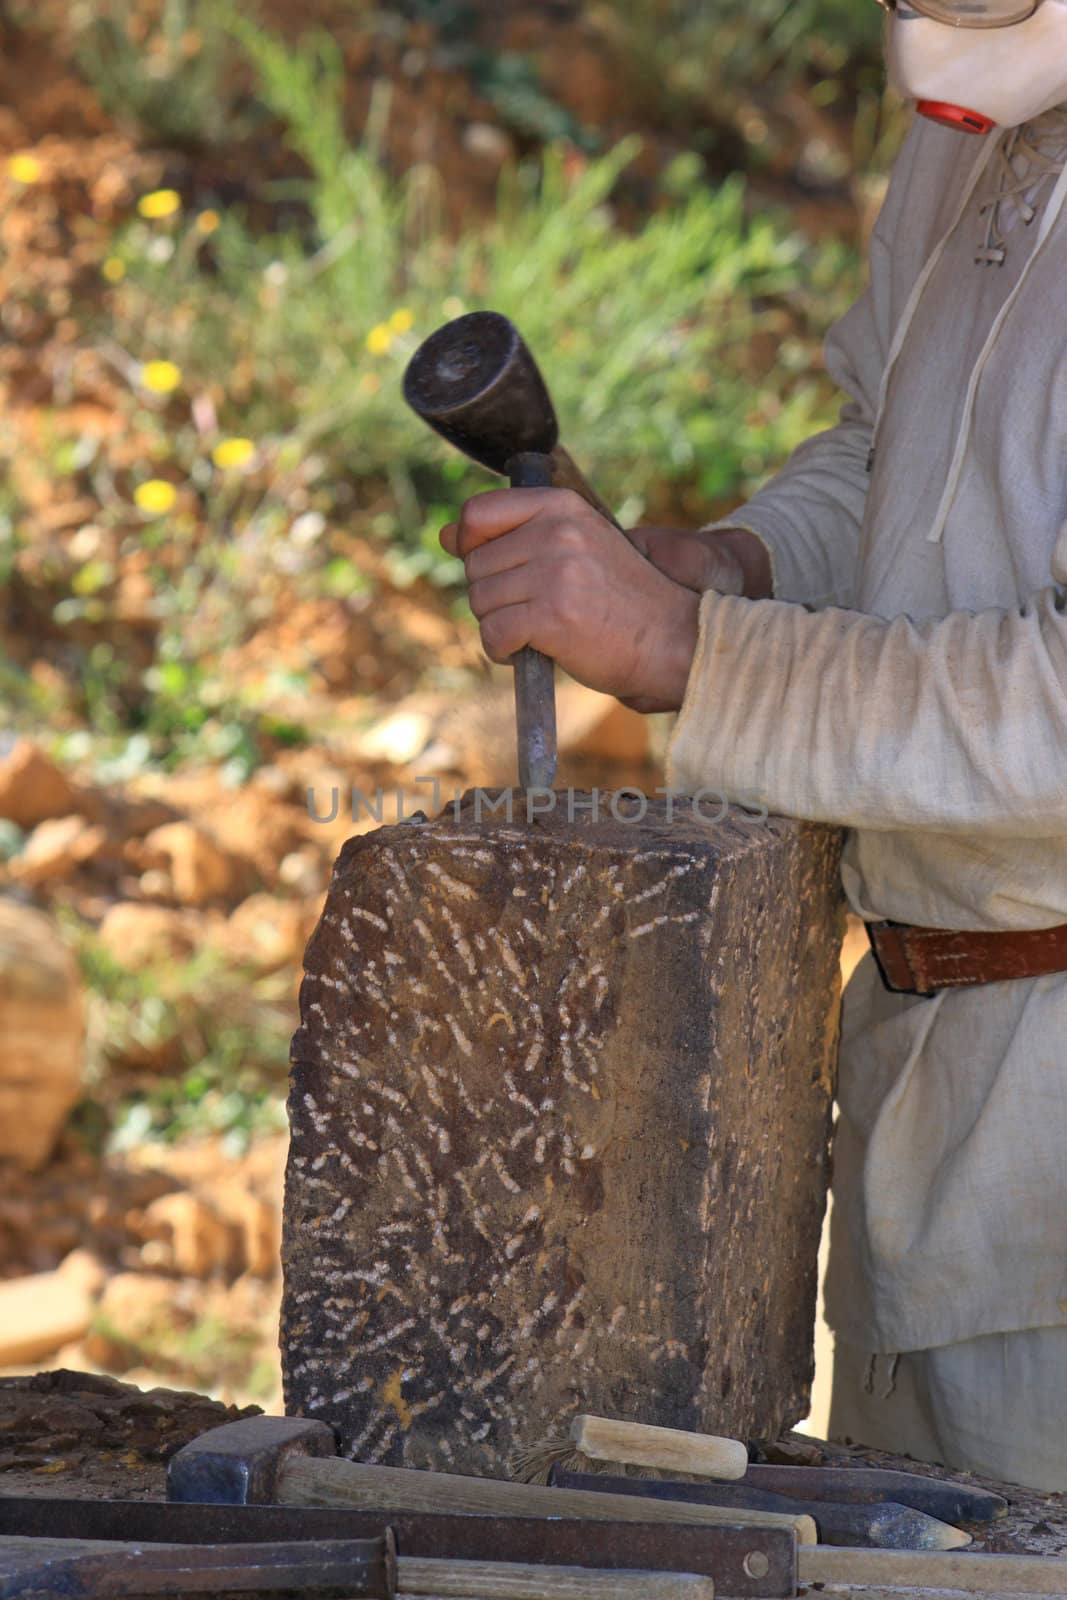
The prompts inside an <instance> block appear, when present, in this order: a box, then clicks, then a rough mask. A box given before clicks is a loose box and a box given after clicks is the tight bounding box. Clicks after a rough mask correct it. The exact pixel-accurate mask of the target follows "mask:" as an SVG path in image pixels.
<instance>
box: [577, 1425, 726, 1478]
mask: <svg viewBox="0 0 1067 1600" xmlns="http://www.w3.org/2000/svg"><path fill="white" fill-rule="evenodd" d="M571 1440H572V1442H573V1444H574V1446H575V1449H577V1450H580V1451H581V1453H582V1455H585V1456H588V1457H589V1458H590V1460H592V1461H618V1462H620V1463H621V1464H622V1465H624V1466H628V1467H654V1468H659V1469H661V1470H662V1471H664V1472H691V1473H694V1474H695V1475H697V1476H698V1477H702V1478H720V1479H736V1478H743V1477H744V1475H745V1473H746V1472H747V1471H748V1450H747V1449H746V1448H745V1446H744V1445H743V1444H742V1443H741V1442H740V1440H739V1439H718V1438H716V1437H715V1435H714V1434H710V1433H683V1432H682V1431H680V1430H679V1429H676V1428H650V1427H647V1426H646V1425H645V1424H643V1423H639V1422H614V1421H612V1420H611V1419H610V1418H608V1417H590V1416H581V1417H575V1419H574V1421H573V1422H572V1423H571Z"/></svg>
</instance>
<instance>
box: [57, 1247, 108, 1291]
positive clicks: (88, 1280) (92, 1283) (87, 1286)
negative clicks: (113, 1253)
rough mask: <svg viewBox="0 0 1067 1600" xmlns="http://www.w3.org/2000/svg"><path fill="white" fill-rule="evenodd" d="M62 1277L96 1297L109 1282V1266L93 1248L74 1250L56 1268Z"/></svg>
mask: <svg viewBox="0 0 1067 1600" xmlns="http://www.w3.org/2000/svg"><path fill="white" fill-rule="evenodd" d="M56 1271H57V1272H58V1273H59V1276H60V1277H61V1278H65V1279H66V1281H67V1282H68V1283H72V1284H73V1285H74V1287H75V1288H77V1289H83V1290H84V1291H85V1293H86V1294H87V1295H90V1296H91V1297H92V1298H94V1299H95V1298H96V1297H97V1296H99V1295H100V1294H101V1292H102V1291H103V1288H104V1284H105V1283H106V1282H107V1268H106V1267H105V1266H104V1263H103V1262H102V1261H101V1260H100V1257H99V1256H97V1255H94V1254H93V1252H92V1251H91V1250H83V1249H77V1250H72V1251H71V1252H70V1254H69V1255H67V1256H64V1258H63V1260H62V1261H61V1262H60V1263H59V1266H58V1267H57V1268H56Z"/></svg>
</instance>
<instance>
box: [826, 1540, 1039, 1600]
mask: <svg viewBox="0 0 1067 1600" xmlns="http://www.w3.org/2000/svg"><path fill="white" fill-rule="evenodd" d="M799 1555H800V1581H801V1583H832V1584H834V1585H840V1586H841V1587H842V1588H844V1587H848V1588H851V1586H852V1585H853V1584H858V1585H861V1586H863V1587H864V1593H865V1594H866V1592H867V1589H866V1586H867V1585H871V1586H872V1587H873V1586H880V1587H883V1588H886V1589H891V1590H892V1591H893V1592H894V1594H896V1593H899V1592H900V1591H901V1590H917V1591H921V1592H925V1591H926V1590H928V1589H938V1590H947V1591H948V1593H949V1594H950V1595H952V1594H988V1595H996V1596H998V1597H1003V1596H1005V1595H1013V1594H1018V1595H1056V1596H1058V1597H1059V1600H1063V1596H1064V1595H1067V1558H1065V1557H1063V1556H987V1555H979V1554H976V1555H967V1554H964V1553H963V1552H960V1551H955V1550H950V1551H945V1552H943V1553H942V1552H938V1553H936V1554H935V1553H933V1552H928V1551H925V1550H837V1549H834V1548H833V1547H831V1546H829V1545H822V1544H820V1545H816V1546H815V1548H814V1549H805V1550H801V1551H800V1552H799Z"/></svg>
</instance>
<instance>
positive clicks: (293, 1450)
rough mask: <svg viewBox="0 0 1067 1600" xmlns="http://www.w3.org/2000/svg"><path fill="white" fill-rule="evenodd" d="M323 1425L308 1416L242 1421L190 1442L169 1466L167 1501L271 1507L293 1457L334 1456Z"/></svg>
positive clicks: (330, 1432)
mask: <svg viewBox="0 0 1067 1600" xmlns="http://www.w3.org/2000/svg"><path fill="white" fill-rule="evenodd" d="M336 1454H337V1440H336V1438H335V1437H334V1432H333V1429H332V1428H330V1427H328V1426H327V1425H326V1423H325V1422H310V1421H308V1419H307V1418H306V1417H243V1418H241V1420H240V1421H239V1422H224V1423H223V1424H222V1426H221V1427H220V1428H212V1429H211V1430H210V1432H208V1433H202V1434H201V1435H200V1437H199V1439H194V1440H193V1441H192V1443H191V1444H187V1445H186V1446H185V1447H184V1449H181V1450H179V1451H178V1452H177V1454H176V1455H174V1456H172V1457H171V1459H170V1462H169V1464H168V1466H167V1499H168V1500H180V1501H196V1502H198V1503H200V1504H204V1503H205V1502H206V1503H210V1504H212V1505H232V1506H251V1505H271V1504H273V1503H274V1502H275V1501H276V1500H277V1499H278V1477H279V1474H280V1472H281V1470H282V1468H283V1467H284V1466H285V1464H286V1463H287V1462H288V1461H291V1460H292V1459H293V1457H294V1456H333V1455H336Z"/></svg>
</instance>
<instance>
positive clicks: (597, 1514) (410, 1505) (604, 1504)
mask: <svg viewBox="0 0 1067 1600" xmlns="http://www.w3.org/2000/svg"><path fill="white" fill-rule="evenodd" d="M277 1497H278V1499H279V1500H280V1501H281V1502H282V1503H283V1504H285V1505H295V1506H361V1507H363V1508H364V1509H365V1510H384V1511H431V1512H432V1511H449V1512H461V1513H467V1514H474V1515H483V1516H484V1515H490V1516H491V1515H492V1514H493V1513H494V1512H495V1513H497V1514H499V1515H502V1516H511V1517H578V1518H581V1519H582V1520H583V1521H591V1522H664V1523H688V1524H689V1525H690V1526H692V1525H693V1524H714V1525H717V1526H721V1525H723V1524H732V1525H733V1526H734V1527H736V1526H737V1524H738V1523H739V1522H743V1523H745V1525H746V1526H748V1527H757V1528H795V1529H796V1534H797V1539H798V1540H799V1542H800V1543H801V1544H814V1543H815V1539H816V1532H815V1523H814V1521H813V1520H812V1518H811V1517H807V1516H795V1517H794V1516H784V1515H780V1514H779V1513H777V1512H772V1511H752V1512H748V1511H746V1512H744V1513H741V1512H737V1511H728V1510H724V1509H723V1508H722V1507H721V1506H690V1505H685V1504H683V1503H682V1502H681V1501H669V1500H662V1501H651V1500H638V1499H634V1500H629V1499H627V1498H626V1497H625V1496H623V1495H615V1494H595V1493H592V1492H587V1491H585V1490H583V1489H542V1488H541V1487H539V1486H538V1485H536V1484H529V1483H511V1482H508V1481H505V1480H503V1479H500V1478H466V1477H458V1476H456V1475H455V1474H453V1473H448V1472H417V1471H414V1470H412V1469H411V1468H409V1467H371V1466H366V1465H364V1464H363V1463H362V1462H358V1461H348V1460H345V1459H343V1458H342V1457H335V1458H332V1459H330V1458H323V1459H318V1460H313V1459H311V1458H310V1457H303V1458H301V1457H294V1458H293V1459H292V1460H290V1461H287V1462H285V1463H284V1465H283V1466H282V1467H281V1469H280V1471H279V1474H278V1485H277Z"/></svg>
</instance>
